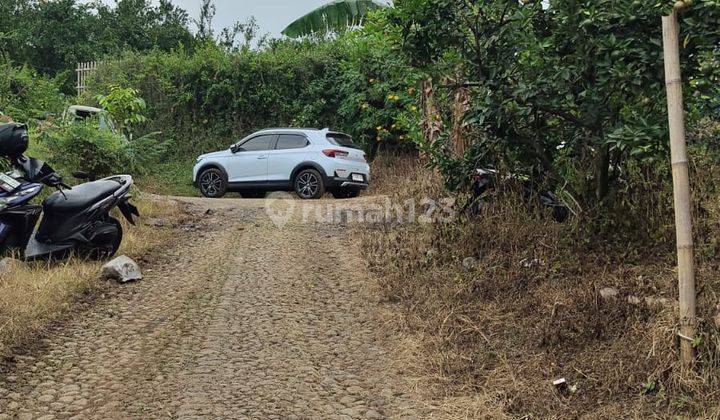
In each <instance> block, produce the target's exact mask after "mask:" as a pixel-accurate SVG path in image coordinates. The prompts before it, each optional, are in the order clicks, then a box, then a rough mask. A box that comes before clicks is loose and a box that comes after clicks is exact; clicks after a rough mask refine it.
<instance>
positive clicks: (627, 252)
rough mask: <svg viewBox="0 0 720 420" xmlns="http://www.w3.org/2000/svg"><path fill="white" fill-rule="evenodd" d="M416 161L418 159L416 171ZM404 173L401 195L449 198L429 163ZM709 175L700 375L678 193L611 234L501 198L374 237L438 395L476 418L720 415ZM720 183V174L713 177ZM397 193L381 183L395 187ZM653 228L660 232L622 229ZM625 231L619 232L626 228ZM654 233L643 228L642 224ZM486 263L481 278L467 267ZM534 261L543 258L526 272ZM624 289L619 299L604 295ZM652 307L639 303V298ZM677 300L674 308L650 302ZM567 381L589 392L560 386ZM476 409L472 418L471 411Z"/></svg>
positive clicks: (422, 369)
mask: <svg viewBox="0 0 720 420" xmlns="http://www.w3.org/2000/svg"><path fill="white" fill-rule="evenodd" d="M409 164H410V165H412V164H414V163H412V162H411V163H409ZM383 171H387V172H390V174H389V175H387V178H386V179H394V180H395V181H398V182H399V183H398V182H394V183H393V186H392V187H391V188H388V190H394V196H395V198H396V199H398V200H400V201H402V200H403V199H405V198H407V197H422V196H430V197H438V196H439V195H441V194H443V192H442V188H441V186H440V185H439V182H438V180H437V177H436V176H435V175H434V174H431V173H430V172H428V171H427V170H425V169H423V168H420V167H419V166H417V164H415V167H414V168H403V170H402V171H400V172H401V173H404V174H407V173H415V174H416V175H415V176H414V177H413V179H407V177H405V180H406V181H405V182H403V181H402V177H400V178H393V177H394V176H396V175H397V174H395V171H394V170H393V169H392V168H384V169H379V168H373V173H378V172H380V173H383ZM696 174H697V175H698V178H699V179H697V181H696V184H695V185H696V190H697V191H698V193H697V194H696V196H697V197H703V199H704V200H703V202H702V203H703V204H702V206H701V207H703V208H705V209H706V211H704V212H700V213H701V214H702V216H701V217H700V218H699V220H698V223H697V226H698V227H697V229H696V231H697V235H696V237H697V238H698V248H699V249H700V251H699V252H698V261H699V267H698V273H697V277H698V279H697V281H698V285H699V294H698V312H699V316H700V321H701V324H700V337H701V340H700V342H699V346H698V353H699V358H698V364H697V366H696V369H695V372H693V373H684V372H682V371H681V369H680V367H679V365H678V363H677V360H678V356H677V341H676V340H677V339H676V336H675V333H676V326H677V319H676V317H677V315H676V313H677V311H676V305H677V304H676V299H677V291H676V289H677V286H676V281H677V280H676V275H675V271H674V251H673V249H674V246H673V243H672V226H671V224H668V220H671V219H668V218H669V217H671V215H672V210H671V207H670V206H668V205H667V200H669V196H668V195H667V191H658V192H657V193H656V194H654V195H652V194H651V193H649V192H648V191H647V190H646V191H640V192H639V194H640V193H641V194H644V195H645V196H646V197H648V196H650V197H648V199H647V200H646V202H643V203H637V202H634V201H633V200H634V198H637V197H639V195H636V196H632V195H631V196H630V197H631V198H632V199H633V200H630V201H632V202H634V203H635V204H632V203H631V204H628V205H623V206H624V207H623V206H621V207H622V208H623V209H622V210H621V211H622V212H625V213H624V216H623V217H624V220H618V221H617V222H616V224H612V225H611V226H604V225H593V226H589V224H590V223H591V222H590V221H589V220H587V218H581V219H576V220H575V221H574V222H572V223H568V224H564V225H561V224H557V223H554V222H552V221H551V220H550V219H549V218H547V217H543V215H540V214H536V213H533V212H531V211H529V210H528V209H527V206H525V205H524V204H523V203H522V202H520V201H519V200H518V199H517V198H516V197H517V194H514V193H512V192H508V193H502V192H501V193H500V194H499V195H498V197H497V198H496V200H495V201H494V203H493V205H492V206H490V207H489V208H488V209H487V210H486V211H485V213H484V214H483V216H482V217H481V218H478V219H474V220H467V219H466V218H460V219H458V220H457V222H456V223H450V224H447V223H444V224H443V223H436V224H430V225H401V226H391V225H386V226H381V227H378V228H377V229H375V230H366V231H365V232H363V234H362V235H363V242H364V247H365V249H367V250H368V261H369V265H370V267H371V269H372V270H373V271H375V272H376V273H377V274H378V278H379V279H380V288H381V290H382V294H383V296H384V297H385V298H387V299H388V301H390V302H395V303H396V304H398V305H399V307H400V308H401V310H402V312H403V313H404V315H405V316H404V317H402V320H401V321H400V323H399V325H400V326H401V327H402V328H404V329H405V330H406V331H407V332H408V333H409V334H411V335H412V336H413V337H415V338H416V339H417V340H418V342H419V344H418V345H417V346H415V351H417V352H418V353H419V355H420V356H421V358H422V360H423V361H424V363H422V364H421V365H420V366H419V367H418V368H417V369H416V370H417V372H415V374H417V375H419V376H421V377H422V376H424V377H425V378H426V379H427V381H428V382H427V384H426V385H425V386H430V387H431V390H430V393H431V395H432V396H433V397H437V398H440V399H441V401H445V403H446V404H448V405H450V406H453V407H454V409H455V412H464V413H466V414H467V415H470V416H473V417H493V418H494V417H498V416H500V415H507V416H510V417H524V416H528V417H542V418H545V417H555V418H568V417H570V418H573V417H580V416H589V417H592V418H621V417H645V416H647V417H666V416H672V415H682V416H700V417H712V416H716V415H717V414H718V407H720V394H719V393H718V392H717V389H718V385H720V371H718V367H719V364H718V356H719V355H720V351H719V349H720V339H719V337H720V336H719V335H718V334H717V329H716V327H715V325H714V323H713V322H712V319H713V317H714V315H715V313H716V311H717V305H718V303H720V296H718V292H717V291H718V290H720V275H719V274H720V270H719V267H718V264H717V263H715V262H714V261H715V259H714V258H712V256H713V255H715V252H716V249H717V246H716V245H715V244H716V243H717V240H716V239H714V238H716V237H717V235H718V234H720V231H718V228H717V226H719V225H720V223H718V222H720V218H718V212H717V211H715V210H714V209H717V208H720V205H719V204H720V203H719V202H718V198H717V195H715V196H714V197H713V196H712V194H708V192H709V191H712V187H711V186H710V185H709V184H707V183H706V182H704V181H702V180H706V181H707V182H712V178H714V175H715V174H705V175H702V174H701V173H700V171H696ZM706 175H712V176H706ZM384 188H387V187H380V188H379V189H380V190H383V189H384ZM642 221H644V223H645V224H647V225H648V226H649V227H648V226H643V228H645V227H648V229H638V232H635V231H631V230H630V228H629V227H628V228H622V229H621V230H620V231H619V232H620V233H618V234H617V235H614V236H613V235H611V234H609V233H608V232H611V231H612V229H618V227H619V226H622V225H619V223H625V224H626V225H627V226H630V225H629V224H631V223H634V224H635V226H638V225H637V224H638V223H642ZM614 223H615V222H614ZM641 226H642V225H641ZM467 257H473V258H474V259H475V261H476V263H475V265H474V266H473V267H471V268H466V267H465V266H464V265H463V263H462V262H463V260H464V259H465V258H467ZM523 261H525V262H528V261H529V262H533V261H534V262H533V263H531V264H529V266H528V264H526V263H525V264H524V263H523ZM604 287H614V288H616V289H617V290H618V291H619V295H618V297H617V298H616V299H614V300H609V301H604V300H602V299H600V298H599V293H598V292H599V290H600V289H602V288H604ZM631 297H638V298H640V299H641V300H643V302H641V303H640V304H631V303H629V302H628V298H631ZM646 297H650V298H665V299H667V302H666V303H665V304H663V303H661V304H651V305H648V304H646V303H645V302H644V299H645V298H646ZM561 377H564V378H566V379H567V381H568V382H569V384H570V385H571V386H574V387H577V391H576V392H573V393H568V394H567V395H561V394H560V393H558V392H557V391H556V390H555V389H554V388H553V387H552V385H551V382H552V380H554V379H557V378H561ZM463 410H464V411H463Z"/></svg>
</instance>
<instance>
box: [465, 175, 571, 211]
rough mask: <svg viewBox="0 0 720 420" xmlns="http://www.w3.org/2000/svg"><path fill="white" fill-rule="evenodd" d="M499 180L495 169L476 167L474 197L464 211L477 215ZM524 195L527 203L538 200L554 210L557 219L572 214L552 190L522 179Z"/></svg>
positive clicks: (545, 206)
mask: <svg viewBox="0 0 720 420" xmlns="http://www.w3.org/2000/svg"><path fill="white" fill-rule="evenodd" d="M497 182H498V172H497V171H496V170H494V169H482V168H479V169H476V170H475V174H474V176H473V184H472V192H473V195H472V197H471V198H470V199H469V200H468V202H467V204H465V207H464V208H463V209H462V212H463V213H465V214H470V215H471V216H477V215H479V214H480V212H481V211H482V208H483V206H484V205H485V204H486V201H485V200H486V194H487V193H488V192H489V191H491V190H494V189H495V188H496V186H497ZM522 191H523V193H522V196H523V200H524V201H525V202H526V203H533V202H536V203H537V204H539V205H540V206H541V207H543V208H548V209H551V210H552V217H553V219H554V220H555V221H557V222H559V223H562V222H564V221H566V220H567V218H568V217H569V216H570V209H569V208H568V207H567V206H566V205H565V204H564V203H563V202H562V201H561V200H560V198H559V197H558V196H557V195H555V194H554V193H553V192H552V191H547V190H539V189H538V188H537V185H536V184H535V183H534V182H532V181H527V180H525V181H522Z"/></svg>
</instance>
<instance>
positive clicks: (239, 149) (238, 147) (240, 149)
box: [230, 145, 245, 153]
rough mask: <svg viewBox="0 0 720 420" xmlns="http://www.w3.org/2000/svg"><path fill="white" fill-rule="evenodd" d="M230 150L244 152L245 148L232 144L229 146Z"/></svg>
mask: <svg viewBox="0 0 720 420" xmlns="http://www.w3.org/2000/svg"><path fill="white" fill-rule="evenodd" d="M230 151H231V152H233V153H238V152H244V151H245V149H243V148H242V147H240V146H237V145H233V147H231V148H230Z"/></svg>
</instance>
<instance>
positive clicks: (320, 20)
mask: <svg viewBox="0 0 720 420" xmlns="http://www.w3.org/2000/svg"><path fill="white" fill-rule="evenodd" d="M383 7H387V6H386V5H384V4H382V3H378V2H375V1H373V0H335V1H332V2H330V3H328V4H325V5H323V6H320V7H318V8H317V9H315V10H313V11H311V12H310V13H308V14H306V15H305V16H302V17H300V18H299V19H297V20H296V21H294V22H292V23H291V24H290V25H288V26H287V27H286V28H285V29H283V31H282V34H283V35H285V36H287V37H290V38H299V37H302V36H307V35H310V34H313V33H317V32H321V33H322V32H327V31H337V32H340V31H342V30H344V29H347V28H349V27H353V26H358V25H360V24H361V23H362V20H363V19H364V18H365V16H366V15H367V12H368V11H369V10H375V9H380V8H383Z"/></svg>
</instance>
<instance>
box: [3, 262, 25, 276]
mask: <svg viewBox="0 0 720 420" xmlns="http://www.w3.org/2000/svg"><path fill="white" fill-rule="evenodd" d="M26 267H27V264H25V262H24V261H20V260H16V259H15V258H3V259H1V260H0V276H4V275H6V274H8V275H9V274H11V273H12V272H13V271H16V270H19V269H21V268H26Z"/></svg>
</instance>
